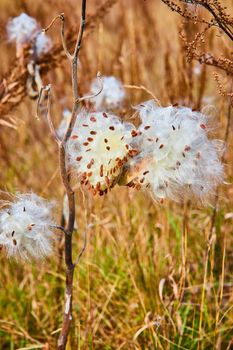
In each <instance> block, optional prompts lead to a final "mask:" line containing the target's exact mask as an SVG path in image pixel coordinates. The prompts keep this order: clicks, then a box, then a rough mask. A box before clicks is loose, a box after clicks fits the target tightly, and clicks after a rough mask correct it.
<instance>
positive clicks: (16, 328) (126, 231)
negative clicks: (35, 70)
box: [0, 0, 233, 350]
mask: <svg viewBox="0 0 233 350" xmlns="http://www.w3.org/2000/svg"><path fill="white" fill-rule="evenodd" d="M99 3H100V1H94V0H89V1H87V20H88V16H90V15H93V14H94V13H95V11H96V8H97V6H98V5H99ZM101 3H103V1H101ZM224 3H226V5H228V6H229V12H231V11H232V6H231V5H232V3H231V1H230V0H229V1H226V2H224ZM80 4H81V2H80V1H77V0H66V1H64V0H56V1H55V0H50V1H48V2H45V1H42V0H37V1H36V2H35V1H33V0H25V1H20V0H18V1H16V0H1V1H0V19H1V25H0V30H1V66H0V74H1V76H3V75H4V74H6V73H7V72H8V70H9V67H11V65H12V63H13V62H15V64H17V61H16V60H15V58H14V57H15V50H14V47H13V45H10V44H9V43H7V40H6V34H5V25H6V23H7V20H8V19H9V17H11V16H15V15H18V14H19V13H21V12H22V11H25V12H27V13H28V14H29V15H31V16H34V17H35V18H36V19H38V21H40V23H41V24H42V26H46V25H48V23H49V22H50V21H51V19H52V18H53V17H54V16H56V15H57V14H58V13H61V12H64V13H65V16H66V18H67V32H68V31H69V25H70V26H71V25H75V24H77V27H78V19H79V12H80V8H79V7H80ZM181 22H182V20H181V18H180V17H179V16H178V15H176V14H174V13H172V12H170V10H169V9H168V8H167V7H166V6H165V5H164V4H162V3H161V2H160V1H159V0H147V1H141V0H127V1H126V0H118V1H117V3H116V4H115V5H114V6H113V7H112V9H111V10H110V12H109V14H108V15H107V16H106V17H104V19H103V20H102V21H101V23H100V24H99V25H98V26H97V27H96V28H95V30H94V31H93V32H92V33H90V35H88V36H87V38H86V39H85V40H84V41H83V46H82V50H81V54H80V69H79V83H80V91H81V92H82V93H83V94H84V93H86V92H88V89H89V86H90V82H91V80H92V79H93V78H94V77H95V76H96V73H97V71H100V72H101V73H102V74H103V75H115V76H117V77H119V78H120V79H121V80H122V81H123V82H124V84H126V85H137V86H140V85H143V86H144V87H145V88H146V89H148V90H149V91H151V93H152V94H153V95H155V96H156V97H157V98H158V99H159V100H160V103H161V104H162V105H164V106H166V105H169V104H171V103H179V104H184V105H188V106H191V107H194V108H198V109H201V110H203V109H204V110H205V111H208V112H209V113H210V114H211V115H212V116H213V118H214V120H215V125H216V130H215V132H214V136H217V137H219V138H220V139H224V138H225V134H226V128H227V124H228V122H229V115H230V114H229V110H230V109H229V101H228V99H227V98H224V97H221V96H220V95H219V93H218V89H217V85H216V82H215V80H214V77H213V73H214V72H216V69H214V68H212V67H204V66H201V67H199V66H198V65H197V63H196V62H192V63H187V62H186V59H185V51H184V48H183V47H182V43H181V40H180V38H179V33H178V32H179V30H180V28H181ZM184 30H185V31H186V34H187V35H188V36H189V37H190V38H192V36H193V33H194V31H195V30H197V28H196V27H195V26H192V25H185V27H184ZM49 35H51V36H52V37H53V39H54V41H56V42H58V41H59V25H58V24H57V25H55V26H54V27H53V29H51V30H50V32H49ZM230 44H231V43H230V42H229V40H228V39H226V38H224V36H222V35H220V34H219V32H218V31H217V29H216V30H215V31H214V30H211V31H210V32H209V35H208V36H207V37H206V43H205V44H203V49H204V46H205V49H206V51H208V50H211V51H212V52H214V53H215V54H216V55H220V54H221V53H224V54H226V52H228V51H229V52H230V50H231V51H232V47H231V48H230ZM199 70H200V71H199ZM195 72H196V73H195ZM197 72H198V74H197ZM220 76H221V79H222V80H223V82H224V84H225V86H228V85H227V84H229V78H227V77H226V76H224V75H223V74H222V73H220ZM44 81H45V83H48V82H51V83H52V85H53V108H52V112H53V113H52V115H53V119H54V120H55V123H56V125H58V124H59V121H60V119H61V116H62V111H63V109H64V108H65V107H68V108H70V107H71V104H72V92H71V84H70V69H69V63H68V62H67V61H66V60H62V61H61V65H60V66H59V67H57V68H56V69H54V70H51V71H50V72H49V73H48V74H47V76H46V78H44ZM127 91H128V101H127V103H126V104H125V106H124V107H123V108H122V109H121V110H120V111H117V112H118V114H119V115H121V116H123V118H126V119H129V118H130V117H131V116H132V115H133V114H134V109H133V108H132V106H134V105H136V104H137V103H140V102H142V101H145V100H147V99H151V96H150V94H148V93H147V92H146V91H145V90H140V89H128V90H127ZM35 108H36V101H35V100H30V99H29V98H26V99H24V100H23V102H22V103H21V104H20V105H19V106H17V108H16V109H14V110H12V111H11V112H10V113H9V117H11V118H12V117H13V118H14V119H15V120H16V121H17V129H16V130H15V129H11V128H7V127H4V126H0V161H1V163H0V164H1V172H0V184H1V187H0V189H1V190H3V191H10V192H15V191H17V190H18V191H21V192H25V191H30V190H33V191H34V192H36V193H38V194H40V195H42V196H44V197H45V198H48V199H55V200H56V201H57V217H58V219H59V217H60V216H61V210H62V198H63V191H64V190H63V188H62V185H61V181H60V177H59V169H58V159H57V148H56V144H55V143H54V141H53V140H52V137H51V136H50V134H49V130H48V126H47V125H46V123H45V121H44V120H43V118H41V120H40V121H38V120H36V119H35ZM230 112H231V111H230ZM229 130H230V131H229V137H228V140H227V147H226V154H225V159H224V163H225V164H226V165H225V172H226V184H224V185H222V186H221V187H220V188H219V191H218V200H217V205H216V208H217V210H216V213H215V210H214V206H213V207H211V206H207V207H201V206H197V205H196V204H195V203H192V202H189V203H184V204H177V203H174V202H170V201H165V203H164V204H163V205H160V204H157V203H155V202H153V201H152V200H151V199H150V198H149V197H148V196H147V195H146V194H145V195H144V194H142V193H138V192H136V191H135V192H134V191H133V190H131V189H128V188H119V187H118V188H116V187H115V188H114V189H113V190H112V191H111V193H110V194H108V195H107V196H104V197H101V198H100V197H93V196H92V195H91V194H88V193H86V192H82V191H78V192H77V196H76V199H77V222H78V229H77V232H75V234H74V246H75V248H74V254H78V252H79V250H80V247H81V246H82V232H83V231H84V229H85V227H86V225H87V224H90V223H91V224H92V225H93V226H92V228H91V229H90V230H89V231H88V245H87V249H86V252H85V254H84V256H83V257H82V260H81V261H80V264H79V266H78V268H77V269H76V271H75V280H74V300H73V308H74V312H73V318H74V322H73V326H72V331H71V335H70V339H69V343H68V346H67V349H72V350H76V349H80V350H86V349H90V350H91V349H93V350H94V349H96V350H98V349H100V350H101V349H103V350H110V349H114V350H116V349H118V350H120V349H124V350H130V349H137V350H139V349H140V350H141V349H143V350H144V349H145V350H149V349H150V350H152V349H192V350H194V349H199V350H208V349H210V350H211V349H216V350H225V349H228V350H229V349H231V348H232V347H233V306H232V305H233V277H232V270H233V253H232V251H233V229H232V220H233V188H232V177H233V169H232V165H233V161H232V159H233V151H232V144H233V141H232V137H231V134H232V132H233V130H232V123H230V129H229ZM214 203H215V201H213V205H214ZM57 234H58V233H57ZM59 244H62V243H59V239H58V244H57V247H56V252H55V254H54V256H53V257H52V258H51V259H50V260H46V261H44V262H41V263H39V264H29V263H27V264H18V263H16V262H14V261H9V260H6V258H5V257H4V255H3V254H1V255H0V260H1V262H0V264H1V274H0V276H1V277H0V349H2V350H5V349H7V350H8V349H9V350H13V349H14V350H16V349H55V348H56V340H57V337H58V334H59V331H60V327H61V322H62V311H63V299H64V298H63V296H64V285H65V272H64V271H65V270H64V265H63V262H61V257H60V254H59V252H60V248H61V247H59V246H58V245H59Z"/></svg>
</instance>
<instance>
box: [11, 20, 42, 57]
mask: <svg viewBox="0 0 233 350" xmlns="http://www.w3.org/2000/svg"><path fill="white" fill-rule="evenodd" d="M39 30H40V26H39V25H38V23H37V21H36V20H35V19H34V18H33V17H30V16H28V15H27V14H26V13H21V15H19V16H18V17H15V18H13V19H11V20H10V21H9V22H8V24H7V34H8V39H9V41H12V42H15V43H16V48H17V52H18V51H19V50H20V49H21V48H22V46H24V45H25V44H26V43H28V42H30V41H31V40H33V39H35V37H36V35H37V33H38V31H39Z"/></svg>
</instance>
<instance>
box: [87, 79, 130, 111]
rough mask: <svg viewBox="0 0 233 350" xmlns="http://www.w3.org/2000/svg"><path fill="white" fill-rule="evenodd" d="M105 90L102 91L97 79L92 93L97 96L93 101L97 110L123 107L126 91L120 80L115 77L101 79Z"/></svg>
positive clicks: (92, 86) (92, 87) (93, 84)
mask: <svg viewBox="0 0 233 350" xmlns="http://www.w3.org/2000/svg"><path fill="white" fill-rule="evenodd" d="M101 80H102V83H103V90H102V91H101V92H100V93H98V92H99V90H100V84H99V80H98V79H95V80H94V81H93V83H92V85H91V93H92V94H97V96H96V97H94V98H93V99H92V101H93V103H94V106H95V108H96V110H102V109H107V110H111V109H114V108H118V107H120V106H121V104H122V102H123V101H124V99H125V97H126V93H125V89H124V86H123V84H122V82H121V81H120V80H118V79H117V78H115V77H114V76H104V77H102V78H101Z"/></svg>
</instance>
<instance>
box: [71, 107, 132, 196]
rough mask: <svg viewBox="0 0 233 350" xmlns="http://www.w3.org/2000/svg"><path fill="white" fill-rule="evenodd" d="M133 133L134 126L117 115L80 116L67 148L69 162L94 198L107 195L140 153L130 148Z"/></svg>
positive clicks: (88, 114)
mask: <svg viewBox="0 0 233 350" xmlns="http://www.w3.org/2000/svg"><path fill="white" fill-rule="evenodd" d="M133 131H134V127H133V125H131V124H129V123H124V122H122V121H121V120H120V119H119V118H118V117H116V116H115V115H113V114H107V113H105V112H93V113H85V112H82V113H80V114H79V115H78V116H77V119H76V123H75V125H74V129H73V132H72V135H71V138H70V140H69V142H68V146H67V147H68V148H67V152H68V157H69V162H70V165H71V167H72V168H73V169H74V170H75V171H76V172H77V174H78V177H79V179H80V182H81V184H82V185H86V186H87V187H88V189H89V190H90V191H91V192H92V193H93V194H96V193H98V194H99V195H103V194H104V193H107V192H108V190H109V189H111V188H112V187H113V186H114V185H115V183H116V182H117V180H118V178H119V176H120V174H121V172H122V169H123V165H124V164H125V163H126V162H127V161H128V159H129V158H130V157H133V156H134V155H135V153H137V151H136V150H134V149H133V148H132V147H131V146H130V143H131V141H132V137H133V136H132V133H133Z"/></svg>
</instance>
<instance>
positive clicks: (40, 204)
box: [0, 193, 53, 260]
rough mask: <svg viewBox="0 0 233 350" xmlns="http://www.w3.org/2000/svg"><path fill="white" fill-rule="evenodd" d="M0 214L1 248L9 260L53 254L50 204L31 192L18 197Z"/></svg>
mask: <svg viewBox="0 0 233 350" xmlns="http://www.w3.org/2000/svg"><path fill="white" fill-rule="evenodd" d="M6 204H7V205H6V207H5V208H4V209H3V210H1V211H0V246H1V247H2V248H4V249H5V250H6V252H7V255H8V256H9V257H13V258H16V259H21V260H40V259H42V258H45V257H48V256H49V255H50V254H51V253H52V246H53V244H52V237H53V234H52V231H51V226H52V225H53V221H52V219H51V207H52V205H51V203H47V202H46V201H45V200H44V199H42V198H40V197H38V196H37V195H35V194H33V193H29V194H17V195H16V197H15V200H14V201H13V202H12V203H6Z"/></svg>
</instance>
